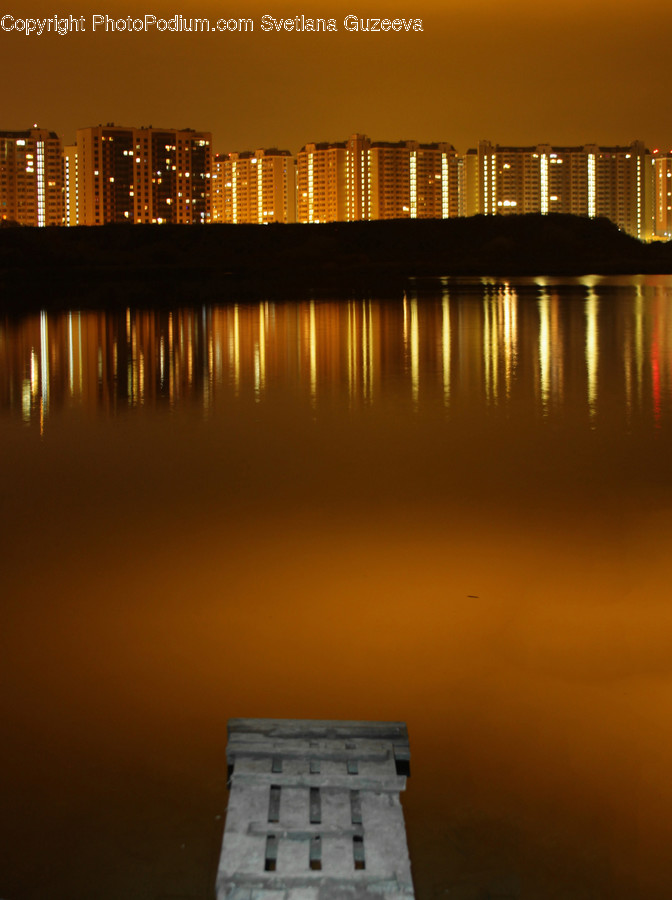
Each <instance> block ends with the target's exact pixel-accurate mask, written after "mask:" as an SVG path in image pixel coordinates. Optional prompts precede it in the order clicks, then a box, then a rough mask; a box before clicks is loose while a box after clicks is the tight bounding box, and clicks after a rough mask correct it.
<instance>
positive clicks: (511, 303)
mask: <svg viewBox="0 0 672 900" xmlns="http://www.w3.org/2000/svg"><path fill="white" fill-rule="evenodd" d="M500 304H501V307H502V308H503V320H504V335H503V344H504V359H505V368H504V373H505V383H506V396H507V398H509V397H510V396H511V387H512V384H513V379H514V377H515V374H516V364H517V361H518V296H517V294H516V291H515V290H514V289H513V288H512V287H511V285H509V284H505V285H504V287H503V288H500Z"/></svg>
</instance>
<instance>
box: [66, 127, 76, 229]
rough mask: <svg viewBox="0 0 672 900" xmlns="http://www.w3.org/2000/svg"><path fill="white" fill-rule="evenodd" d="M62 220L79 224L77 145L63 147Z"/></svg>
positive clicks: (68, 223) (69, 223) (71, 223)
mask: <svg viewBox="0 0 672 900" xmlns="http://www.w3.org/2000/svg"><path fill="white" fill-rule="evenodd" d="M63 189H64V191H63V192H64V204H63V205H64V221H65V224H66V225H79V224H80V221H79V213H80V210H79V156H78V154H77V145H76V144H69V145H68V146H67V147H64V148H63Z"/></svg>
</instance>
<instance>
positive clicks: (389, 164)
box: [369, 141, 459, 219]
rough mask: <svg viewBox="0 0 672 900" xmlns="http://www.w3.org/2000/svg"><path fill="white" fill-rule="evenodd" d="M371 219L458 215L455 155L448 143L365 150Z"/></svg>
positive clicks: (387, 145)
mask: <svg viewBox="0 0 672 900" xmlns="http://www.w3.org/2000/svg"><path fill="white" fill-rule="evenodd" d="M369 198H370V199H369V210H370V218H371V219H447V218H450V217H452V216H457V215H458V214H459V170H458V154H457V152H456V150H455V148H454V147H452V146H451V145H450V144H445V143H441V144H419V143H418V142H417V141H399V142H398V143H396V144H390V143H384V142H380V141H378V142H375V143H373V144H371V148H370V150H369Z"/></svg>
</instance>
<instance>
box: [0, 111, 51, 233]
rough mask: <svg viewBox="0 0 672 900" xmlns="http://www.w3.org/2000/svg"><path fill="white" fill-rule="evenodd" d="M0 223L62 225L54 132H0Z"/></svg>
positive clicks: (43, 130)
mask: <svg viewBox="0 0 672 900" xmlns="http://www.w3.org/2000/svg"><path fill="white" fill-rule="evenodd" d="M0 220H2V221H5V222H17V223H18V224H19V225H36V226H44V225H62V224H63V161H62V157H61V139H60V138H59V136H58V135H57V134H56V133H55V132H53V131H47V130H46V129H44V128H37V127H35V128H30V129H28V130H26V131H0Z"/></svg>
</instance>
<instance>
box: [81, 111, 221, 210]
mask: <svg viewBox="0 0 672 900" xmlns="http://www.w3.org/2000/svg"><path fill="white" fill-rule="evenodd" d="M211 144H212V137H211V135H210V133H209V132H199V131H193V130H191V129H184V130H174V129H160V128H152V127H150V128H126V127H122V126H118V125H112V124H110V125H106V126H101V125H99V126H97V127H93V128H80V129H78V131H77V164H78V193H79V198H78V199H79V210H80V217H79V224H81V225H104V224H108V223H122V222H131V223H135V224H147V223H158V224H163V223H172V224H177V225H195V224H205V223H206V222H208V221H209V220H210V207H211V192H210V175H211V164H212V159H211Z"/></svg>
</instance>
